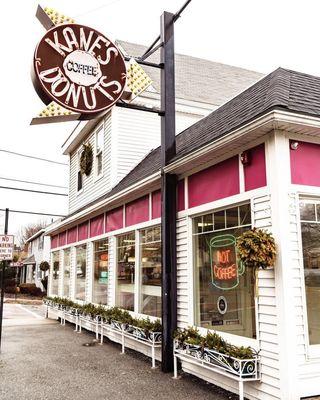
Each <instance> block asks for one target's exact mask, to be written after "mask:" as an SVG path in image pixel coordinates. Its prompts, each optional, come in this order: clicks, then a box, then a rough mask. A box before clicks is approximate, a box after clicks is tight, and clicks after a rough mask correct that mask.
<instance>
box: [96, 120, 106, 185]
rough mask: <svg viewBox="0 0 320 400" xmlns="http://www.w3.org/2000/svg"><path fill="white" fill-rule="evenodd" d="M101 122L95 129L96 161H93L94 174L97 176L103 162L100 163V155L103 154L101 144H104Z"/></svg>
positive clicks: (101, 169)
mask: <svg viewBox="0 0 320 400" xmlns="http://www.w3.org/2000/svg"><path fill="white" fill-rule="evenodd" d="M103 134H104V132H103V124H102V125H100V126H99V128H98V130H97V131H96V160H95V161H96V162H95V170H96V176H97V177H99V176H101V175H102V172H103V168H102V167H103V164H102V155H103V145H104V137H103Z"/></svg>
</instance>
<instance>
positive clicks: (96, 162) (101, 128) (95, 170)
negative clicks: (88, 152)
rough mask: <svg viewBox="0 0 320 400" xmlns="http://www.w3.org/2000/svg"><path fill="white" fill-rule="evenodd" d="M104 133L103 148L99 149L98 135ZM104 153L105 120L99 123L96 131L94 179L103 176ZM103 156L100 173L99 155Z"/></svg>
mask: <svg viewBox="0 0 320 400" xmlns="http://www.w3.org/2000/svg"><path fill="white" fill-rule="evenodd" d="M100 133H101V135H102V148H99V151H98V148H97V147H98V135H99V134H100ZM103 154H104V122H102V123H101V124H99V125H98V127H97V128H96V129H95V131H94V181H97V180H99V179H101V178H102V177H103ZM100 156H101V172H100V173H98V165H99V164H98V157H100Z"/></svg>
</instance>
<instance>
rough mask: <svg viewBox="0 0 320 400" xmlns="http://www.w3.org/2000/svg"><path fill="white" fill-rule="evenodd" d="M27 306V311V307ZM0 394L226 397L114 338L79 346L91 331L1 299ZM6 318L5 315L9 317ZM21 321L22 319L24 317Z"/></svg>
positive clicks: (32, 397)
mask: <svg viewBox="0 0 320 400" xmlns="http://www.w3.org/2000/svg"><path fill="white" fill-rule="evenodd" d="M30 311H31V313H30ZM5 315H6V319H5V326H4V335H3V343H2V352H1V355H0V399H1V400H17V399H24V400H69V399H70V400H71V399H72V400H73V399H77V400H109V399H117V400H128V399H130V400H141V399H144V400H153V399H156V400H164V399H174V400H194V399H201V400H226V399H232V400H234V399H236V398H237V396H233V395H231V394H228V393H226V392H224V391H222V390H221V389H219V388H216V387H214V386H213V385H210V384H206V383H204V382H203V381H200V380H198V379H196V378H193V377H191V376H188V375H183V376H182V378H181V379H179V380H174V379H172V378H171V375H170V374H163V373H161V371H160V370H159V369H155V370H152V369H151V368H150V361H149V359H147V358H145V357H144V356H142V355H140V354H138V353H135V352H133V351H132V352H130V351H128V352H127V353H126V354H124V355H121V354H120V347H119V346H118V345H116V344H114V343H111V342H110V343H109V342H108V343H105V344H104V345H102V346H100V345H98V344H97V345H95V346H91V347H85V346H83V344H84V343H87V342H90V341H91V340H92V339H93V336H92V335H91V334H89V333H85V332H83V333H82V334H77V333H74V332H73V326H72V325H69V324H67V325H66V326H65V327H62V326H60V324H59V323H57V322H56V321H52V320H49V321H48V320H44V319H43V317H42V316H43V312H42V310H41V309H40V307H39V306H34V307H32V306H22V308H21V306H18V305H12V304H10V305H9V304H8V305H5ZM9 320H10V321H9ZM26 321H27V322H26Z"/></svg>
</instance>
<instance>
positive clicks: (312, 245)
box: [300, 200, 320, 344]
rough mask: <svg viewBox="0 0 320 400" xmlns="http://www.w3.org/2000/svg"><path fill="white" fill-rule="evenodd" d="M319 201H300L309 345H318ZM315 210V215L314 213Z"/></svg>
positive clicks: (319, 291)
mask: <svg viewBox="0 0 320 400" xmlns="http://www.w3.org/2000/svg"><path fill="white" fill-rule="evenodd" d="M319 205H320V201H318V202H316V201H314V200H313V201H312V200H301V201H300V219H301V234H302V250H303V265H304V280H305V288H306V297H307V314H308V327H309V341H310V344H320V318H319V316H320V218H319V215H318V207H319ZM315 210H317V213H316V212H315Z"/></svg>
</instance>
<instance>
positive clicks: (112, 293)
mask: <svg viewBox="0 0 320 400" xmlns="http://www.w3.org/2000/svg"><path fill="white" fill-rule="evenodd" d="M116 246H117V240H116V237H115V236H110V237H109V274H108V306H109V307H113V306H115V304H116V284H117V247H116Z"/></svg>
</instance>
